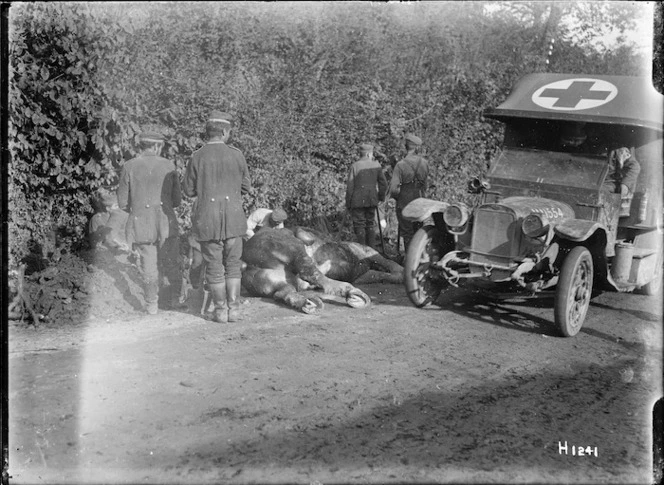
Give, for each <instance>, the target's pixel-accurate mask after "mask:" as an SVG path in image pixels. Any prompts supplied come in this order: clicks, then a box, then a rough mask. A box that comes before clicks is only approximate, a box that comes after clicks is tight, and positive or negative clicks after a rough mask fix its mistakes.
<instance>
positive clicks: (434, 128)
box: [9, 2, 647, 263]
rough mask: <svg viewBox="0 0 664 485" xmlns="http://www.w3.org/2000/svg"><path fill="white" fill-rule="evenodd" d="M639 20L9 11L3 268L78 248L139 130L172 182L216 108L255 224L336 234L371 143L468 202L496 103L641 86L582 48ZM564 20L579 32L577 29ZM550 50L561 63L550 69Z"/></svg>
mask: <svg viewBox="0 0 664 485" xmlns="http://www.w3.org/2000/svg"><path fill="white" fill-rule="evenodd" d="M617 4H620V5H617ZM635 8H637V7H635V6H633V5H631V6H630V5H626V4H625V2H616V3H615V4H611V3H609V4H602V5H599V4H597V5H595V4H588V5H587V4H586V3H584V2H578V3H575V4H574V5H572V4H569V5H568V4H565V5H562V4H556V3H555V2H553V3H552V2H546V3H544V2H533V3H523V2H515V3H509V2H504V3H502V4H500V5H495V6H493V7H492V8H486V6H485V5H484V4H482V3H473V2H471V3H469V4H464V6H463V8H459V6H458V4H455V3H454V2H442V3H426V2H424V3H420V4H408V5H406V4H384V5H380V6H376V5H374V4H371V3H368V2H367V3H360V2H357V3H353V4H352V5H351V4H347V3H344V2H341V3H338V4H337V3H329V2H328V3H323V2H320V3H307V4H305V5H303V4H298V3H286V4H280V3H274V4H269V3H268V4H265V3H262V4H254V3H242V2H215V3H192V4H187V5H186V8H184V7H183V5H182V4H168V3H160V4H157V5H152V4H149V3H129V4H124V3H123V4H114V3H108V4H95V3H56V2H51V3H26V4H18V5H14V6H12V8H11V12H10V13H11V17H10V26H11V32H10V39H11V42H10V73H9V82H10V89H9V110H10V113H11V116H10V120H9V121H10V123H9V141H10V146H9V148H10V152H11V157H12V163H11V166H10V171H9V181H10V184H9V210H10V214H9V222H10V234H11V235H12V238H11V240H10V253H11V258H12V263H15V262H16V261H18V260H20V259H22V258H23V257H24V256H25V254H26V253H27V252H28V244H27V243H28V242H29V241H30V240H34V241H37V242H43V243H45V242H46V241H48V240H52V234H53V233H54V231H53V227H52V226H56V227H59V226H64V227H67V228H69V229H70V230H69V231H68V234H67V235H66V236H67V237H66V238H65V242H66V244H65V246H70V247H72V248H75V247H76V246H77V245H80V244H82V241H83V240H84V238H83V237H82V236H83V233H84V232H85V228H86V224H87V219H88V217H89V216H90V215H91V213H92V210H93V208H92V206H91V205H90V200H91V196H92V194H93V193H94V191H95V190H97V189H98V188H100V187H113V186H114V184H115V183H116V181H117V176H118V172H119V170H120V169H121V168H122V166H123V164H124V162H125V161H126V160H128V159H130V158H131V157H133V156H134V155H135V154H136V152H135V147H136V140H137V136H138V133H139V132H140V131H141V130H142V129H156V130H159V131H160V132H162V133H163V134H164V135H165V137H166V139H167V143H166V148H165V153H164V155H165V156H167V157H168V158H169V159H172V160H173V161H174V162H175V164H176V166H177V167H178V170H179V172H180V173H182V172H183V171H184V169H185V166H186V164H187V163H188V161H189V159H190V157H191V154H192V152H193V151H194V150H196V149H197V148H198V147H200V146H201V145H202V143H203V142H204V139H203V137H202V135H201V132H202V131H203V126H204V121H205V117H206V116H207V114H208V113H209V112H210V111H211V110H213V109H222V110H225V111H228V112H230V113H232V114H233V115H235V121H236V123H235V129H234V131H233V134H232V140H231V143H232V144H233V145H235V146H237V147H238V148H239V149H241V150H242V151H243V153H244V155H245V157H246V159H247V162H248V165H249V170H250V174H251V177H252V181H253V184H254V189H253V190H252V192H251V194H249V196H248V197H246V198H245V200H244V203H245V209H246V210H247V211H249V210H252V209H254V208H256V207H263V206H273V205H282V206H283V207H284V208H285V209H286V210H288V211H289V212H290V216H291V219H292V220H294V221H296V222H298V223H302V224H307V223H316V222H318V223H320V221H321V218H326V219H328V220H329V221H331V222H332V223H333V225H336V228H337V229H341V230H343V224H344V222H343V221H344V206H343V200H344V195H345V179H346V173H347V170H348V167H349V166H350V164H351V163H352V162H353V161H354V160H355V159H356V158H357V155H358V154H357V152H356V145H357V144H358V143H359V142H362V141H370V142H374V143H375V144H377V146H378V159H379V160H380V161H381V163H382V164H383V165H384V167H385V168H389V166H391V165H393V164H394V163H395V162H396V161H397V160H398V159H400V158H401V157H402V156H403V146H402V140H403V136H404V134H405V133H407V132H416V133H417V134H418V135H419V136H420V137H421V138H422V139H423V141H424V146H423V151H424V153H423V154H424V155H425V156H426V157H427V158H428V159H429V161H430V166H431V182H432V186H431V189H430V192H429V196H431V197H434V198H437V199H443V200H451V199H463V198H465V197H467V194H466V193H465V187H466V182H467V180H468V178H470V177H472V176H477V175H481V174H482V173H484V172H485V171H486V168H487V166H488V161H489V160H490V159H491V157H492V155H493V154H494V153H495V151H496V148H497V146H498V145H499V141H500V136H501V126H500V124H497V123H494V122H489V121H487V120H485V119H484V118H483V117H482V111H483V110H484V109H486V108H488V107H491V106H495V105H497V104H498V103H499V102H500V101H502V99H504V97H505V96H506V95H507V93H508V92H509V90H510V88H511V86H512V84H513V83H514V81H515V80H516V79H517V78H518V77H520V76H521V75H523V74H525V73H527V72H532V71H542V70H547V69H552V70H555V71H558V72H588V73H598V74H601V73H613V74H639V73H640V72H643V71H644V68H645V67H647V66H646V65H645V63H644V62H643V61H642V60H641V59H640V58H639V56H638V55H636V53H635V51H634V50H633V49H632V48H631V47H630V46H628V45H627V44H626V45H625V47H624V48H621V49H617V50H615V51H610V50H608V49H605V48H604V49H602V48H600V47H596V46H595V44H593V38H592V35H591V34H592V32H593V28H591V27H592V26H593V25H594V23H593V22H594V19H596V18H602V19H603V24H602V25H608V26H610V27H615V29H617V30H618V31H620V32H624V31H628V30H629V29H632V28H633V27H634V25H633V22H634V20H633V17H634V16H633V15H632V13H633V12H632V10H633V9H635ZM630 9H632V10H630ZM565 16H573V18H574V19H575V21H576V22H577V24H578V25H579V26H580V27H578V29H577V30H576V31H575V30H573V29H572V28H571V27H570V25H571V24H569V23H567V22H563V21H562V19H564V18H565ZM367 18H371V19H372V21H371V22H367V21H366V19H367ZM570 18H571V17H570ZM577 34H578V35H577ZM581 34H583V35H581ZM552 38H555V39H556V49H555V52H553V53H552V54H549V53H548V52H547V49H548V43H549V40H550V39H552ZM547 62H548V64H547ZM190 206H191V201H185V204H183V207H181V208H180V209H179V210H178V216H179V218H180V222H181V224H182V228H183V230H186V229H188V228H189V226H190V221H189V217H190ZM62 241H63V239H62V238H60V240H59V242H60V243H62ZM47 252H48V251H47Z"/></svg>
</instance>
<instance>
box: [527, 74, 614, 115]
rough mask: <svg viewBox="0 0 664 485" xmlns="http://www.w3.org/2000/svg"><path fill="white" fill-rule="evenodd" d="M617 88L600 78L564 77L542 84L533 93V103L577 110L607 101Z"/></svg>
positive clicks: (556, 108) (550, 107) (612, 96)
mask: <svg viewBox="0 0 664 485" xmlns="http://www.w3.org/2000/svg"><path fill="white" fill-rule="evenodd" d="M617 94H618V88H616V87H615V86H614V85H613V84H611V83H610V82H608V81H603V80H601V79H588V78H577V79H564V80H562V81H556V82H553V83H549V84H547V85H545V86H542V87H541V88H539V89H538V90H537V91H535V92H534V93H533V97H532V100H533V103H535V104H536V105H538V106H541V107H542V108H546V109H552V110H564V111H578V110H583V109H590V108H596V107H598V106H601V105H603V104H606V103H608V102H609V101H611V100H612V99H613V98H615V97H616V95H617Z"/></svg>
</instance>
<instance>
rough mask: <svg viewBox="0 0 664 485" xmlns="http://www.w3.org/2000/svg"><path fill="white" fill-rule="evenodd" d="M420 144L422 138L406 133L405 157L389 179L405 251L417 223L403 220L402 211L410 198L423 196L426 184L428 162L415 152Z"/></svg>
mask: <svg viewBox="0 0 664 485" xmlns="http://www.w3.org/2000/svg"><path fill="white" fill-rule="evenodd" d="M421 145H422V140H421V139H420V138H419V137H417V136H415V135H412V134H409V135H406V152H407V154H406V157H405V158H404V159H403V160H401V161H399V162H397V164H396V166H395V167H394V173H393V174H392V180H390V197H392V198H393V199H395V200H396V201H397V220H398V221H399V233H400V234H401V237H403V243H404V248H405V250H406V252H407V251H408V245H409V244H410V241H411V239H413V235H414V234H415V231H416V230H417V229H418V227H417V226H418V225H416V224H415V223H413V222H411V221H407V220H405V219H404V218H403V217H402V211H403V208H404V207H406V206H407V205H408V203H409V202H411V201H412V200H414V199H417V198H419V197H424V194H425V192H426V190H427V186H428V177H429V164H428V162H427V160H426V159H425V158H424V157H421V156H420V155H418V154H417V150H418V148H419V147H420V146H421Z"/></svg>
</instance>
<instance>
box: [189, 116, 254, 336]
mask: <svg viewBox="0 0 664 485" xmlns="http://www.w3.org/2000/svg"><path fill="white" fill-rule="evenodd" d="M231 121H232V117H231V116H230V115H229V114H227V113H222V112H220V111H213V112H212V113H211V115H210V117H209V119H208V121H207V123H206V125H205V131H206V133H207V136H208V142H207V144H205V145H204V146H203V147H202V148H200V149H199V150H197V151H195V152H194V154H193V155H192V158H191V161H190V162H189V164H188V165H187V170H186V173H185V178H184V181H183V191H184V193H185V194H186V195H187V196H189V197H197V198H198V200H197V201H196V206H195V207H196V208H195V211H194V213H193V214H192V218H191V219H192V232H193V236H194V238H195V239H196V240H197V241H198V242H199V243H200V246H201V253H202V255H203V260H204V261H205V280H206V282H207V284H208V288H209V290H210V294H211V295H212V300H213V301H214V305H215V309H214V313H213V319H214V321H216V322H219V323H226V322H235V321H237V320H240V319H241V315H240V287H241V279H242V273H241V267H242V266H241V265H242V263H241V261H240V258H241V256H242V236H244V235H245V233H246V232H247V218H246V216H245V214H244V209H243V208H242V194H246V193H247V192H248V191H249V189H251V182H250V180H249V170H248V168H247V162H246V161H245V159H244V156H243V155H242V152H241V151H240V150H238V149H237V148H233V147H231V146H229V145H227V144H226V142H227V141H228V138H229V136H230V133H231Z"/></svg>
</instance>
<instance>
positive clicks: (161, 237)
mask: <svg viewBox="0 0 664 485" xmlns="http://www.w3.org/2000/svg"><path fill="white" fill-rule="evenodd" d="M139 143H140V149H141V153H140V154H139V156H138V157H136V158H133V159H131V160H129V161H128V162H127V163H125V165H124V167H123V169H122V173H121V175H120V184H119V186H118V190H117V196H118V205H119V206H120V208H121V209H122V210H124V211H125V212H129V217H128V219H127V225H126V235H127V243H128V244H131V245H132V246H133V249H135V250H137V251H138V254H139V256H140V270H141V273H142V277H143V282H144V292H145V303H146V310H147V312H148V313H149V314H151V315H154V314H156V313H157V308H158V300H159V281H160V274H159V269H160V267H161V269H162V270H163V274H164V276H166V278H167V279H168V282H169V285H170V288H169V290H170V291H169V293H170V294H169V301H168V302H167V303H166V306H167V307H178V306H180V303H179V299H180V290H181V287H182V273H181V269H180V264H179V257H180V248H179V234H178V232H179V228H178V221H177V218H176V216H175V210H174V208H175V207H177V206H179V205H180V203H181V201H182V195H181V192H180V178H179V176H178V173H177V171H176V168H175V164H174V163H173V162H172V161H170V160H167V159H166V158H162V157H161V156H160V155H161V152H162V150H163V148H164V137H163V136H162V135H160V134H159V133H156V132H152V131H148V132H144V133H141V134H140V135H139Z"/></svg>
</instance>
